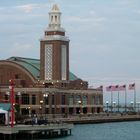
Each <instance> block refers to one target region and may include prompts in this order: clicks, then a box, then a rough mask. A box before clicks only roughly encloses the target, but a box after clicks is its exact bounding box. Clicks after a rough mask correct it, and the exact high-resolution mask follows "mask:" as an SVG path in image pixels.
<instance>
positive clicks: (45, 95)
mask: <svg viewBox="0 0 140 140" xmlns="http://www.w3.org/2000/svg"><path fill="white" fill-rule="evenodd" d="M43 97H44V100H45V120H46V99H47V98H48V94H47V93H44V94H43Z"/></svg>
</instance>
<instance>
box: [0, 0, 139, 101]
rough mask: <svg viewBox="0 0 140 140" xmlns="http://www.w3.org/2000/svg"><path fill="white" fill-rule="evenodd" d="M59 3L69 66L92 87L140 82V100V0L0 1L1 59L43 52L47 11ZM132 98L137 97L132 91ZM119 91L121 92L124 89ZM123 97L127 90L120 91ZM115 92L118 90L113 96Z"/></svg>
mask: <svg viewBox="0 0 140 140" xmlns="http://www.w3.org/2000/svg"><path fill="white" fill-rule="evenodd" d="M55 3H56V4H58V5H59V7H60V11H61V12H62V16H61V26H62V27H63V28H65V30H66V36H68V37H69V39H70V71H71V72H73V73H74V74H76V75H77V76H78V77H80V78H81V79H83V80H86V81H88V82H89V86H92V87H94V88H96V87H98V86H100V85H103V86H104V101H107V100H108V101H110V93H109V92H106V90H105V87H106V86H109V85H118V84H119V85H122V84H126V85H127V87H128V85H129V84H131V83H134V82H135V84H136V93H137V101H140V95H139V94H140V28H139V25H140V1H139V0H24V1H22V0H12V1H9V0H4V1H0V59H7V58H9V57H11V56H20V57H28V58H37V59H39V57H40V52H39V51H40V42H39V40H40V38H42V37H43V36H44V30H45V29H46V28H47V27H48V12H49V11H50V10H51V7H52V5H53V4H55ZM127 92H128V102H131V101H133V91H129V90H128V91H127ZM120 94H121V93H120ZM120 98H121V101H122V102H123V101H124V93H123V92H122V94H121V95H120ZM116 100H117V93H114V101H116Z"/></svg>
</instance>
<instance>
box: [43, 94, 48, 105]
mask: <svg viewBox="0 0 140 140" xmlns="http://www.w3.org/2000/svg"><path fill="white" fill-rule="evenodd" d="M44 101H45V105H48V104H49V95H48V97H44Z"/></svg>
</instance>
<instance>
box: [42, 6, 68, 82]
mask: <svg viewBox="0 0 140 140" xmlns="http://www.w3.org/2000/svg"><path fill="white" fill-rule="evenodd" d="M40 79H41V80H43V81H45V83H49V82H52V83H55V82H60V83H61V82H62V83H65V82H67V81H68V80H69V39H68V37H66V36H65V30H64V29H63V28H62V27H61V12H60V10H59V8H58V6H57V5H56V4H54V5H53V7H52V10H51V11H50V12H49V25H48V27H47V29H46V30H45V33H44V37H43V38H42V39H41V40H40Z"/></svg>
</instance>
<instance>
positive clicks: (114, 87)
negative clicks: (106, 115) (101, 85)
mask: <svg viewBox="0 0 140 140" xmlns="http://www.w3.org/2000/svg"><path fill="white" fill-rule="evenodd" d="M118 90H119V86H118V85H116V86H108V87H106V91H118Z"/></svg>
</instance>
